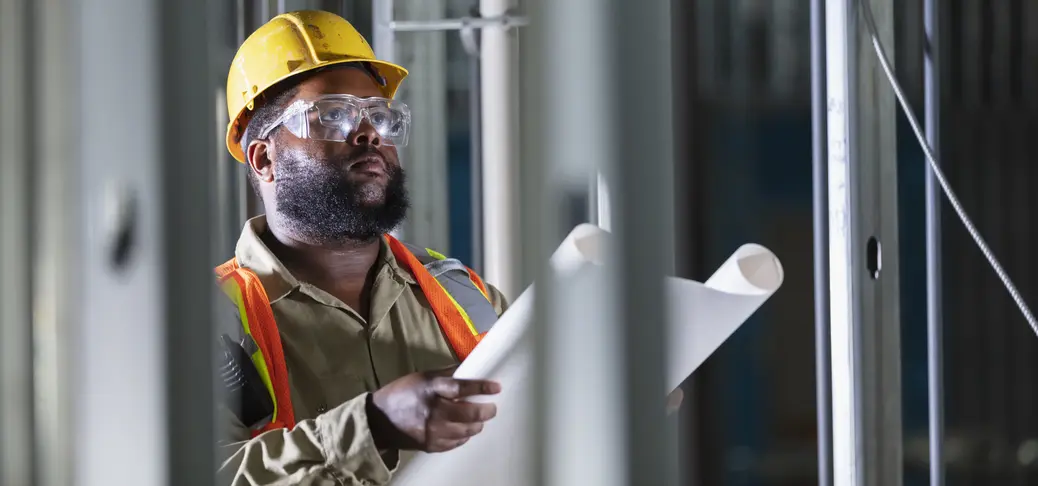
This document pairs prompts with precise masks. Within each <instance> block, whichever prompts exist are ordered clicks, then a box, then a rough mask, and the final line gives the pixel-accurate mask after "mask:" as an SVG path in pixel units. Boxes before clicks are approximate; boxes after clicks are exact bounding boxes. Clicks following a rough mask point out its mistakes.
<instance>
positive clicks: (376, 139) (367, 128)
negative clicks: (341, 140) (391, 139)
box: [347, 118, 382, 147]
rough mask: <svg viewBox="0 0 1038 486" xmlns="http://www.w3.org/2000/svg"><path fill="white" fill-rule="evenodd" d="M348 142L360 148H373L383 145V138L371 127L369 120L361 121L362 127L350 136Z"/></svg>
mask: <svg viewBox="0 0 1038 486" xmlns="http://www.w3.org/2000/svg"><path fill="white" fill-rule="evenodd" d="M347 141H348V142H349V143H350V145H354V146H358V147H359V146H361V145H370V146H372V147H378V146H381V145H382V137H381V136H379V134H378V131H377V130H375V127H374V126H372V125H371V123H370V122H369V121H368V120H367V118H365V119H363V120H361V122H360V126H359V127H357V129H356V130H354V131H353V133H351V134H350V136H349V137H348V140H347Z"/></svg>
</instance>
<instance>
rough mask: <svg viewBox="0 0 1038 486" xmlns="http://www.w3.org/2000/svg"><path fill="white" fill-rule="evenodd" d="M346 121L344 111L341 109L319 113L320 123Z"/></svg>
mask: <svg viewBox="0 0 1038 486" xmlns="http://www.w3.org/2000/svg"><path fill="white" fill-rule="evenodd" d="M346 119H347V113H346V110H343V109H341V108H334V109H331V110H327V111H323V112H321V121H322V122H325V123H333V124H334V123H342V122H344V121H346Z"/></svg>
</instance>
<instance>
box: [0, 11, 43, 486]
mask: <svg viewBox="0 0 1038 486" xmlns="http://www.w3.org/2000/svg"><path fill="white" fill-rule="evenodd" d="M31 12H32V4H31V2H28V1H26V0H12V1H5V2H0V73H3V75H2V76H0V268H2V269H3V272H2V273H0V396H2V397H4V398H3V400H2V403H0V484H36V483H37V481H36V479H35V476H36V475H35V471H34V463H35V455H36V454H35V453H36V437H35V430H34V429H33V423H34V420H33V415H34V413H33V405H34V399H33V398H34V397H33V353H32V349H33V343H32V339H33V335H32V334H33V333H32V322H33V320H32V286H31V285H29V283H30V282H32V281H33V278H32V261H33V257H34V254H33V253H34V252H33V249H32V248H33V244H32V243H33V237H32V234H33V227H34V225H33V223H32V220H33V218H32V212H33V204H32V203H33V177H32V172H33V168H34V167H35V164H34V162H35V160H34V157H33V154H34V153H35V150H34V149H35V147H32V146H31V136H30V134H32V133H34V130H33V126H32V120H34V116H33V115H34V113H35V111H36V110H34V109H33V108H32V102H31V100H32V99H33V92H32V87H33V85H34V82H33V75H34V74H35V72H34V71H35V66H36V64H35V62H34V60H35V54H34V50H33V48H32V47H33V44H32V43H31V42H30V40H31V38H32V25H33V22H32V21H31V20H32V16H31Z"/></svg>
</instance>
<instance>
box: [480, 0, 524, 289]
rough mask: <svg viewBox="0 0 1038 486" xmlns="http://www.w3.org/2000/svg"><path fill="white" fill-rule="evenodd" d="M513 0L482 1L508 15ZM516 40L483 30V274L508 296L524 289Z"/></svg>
mask: <svg viewBox="0 0 1038 486" xmlns="http://www.w3.org/2000/svg"><path fill="white" fill-rule="evenodd" d="M509 7H511V1H510V0H480V3H479V8H480V15H482V16H483V17H497V16H502V15H505V12H507V10H508V9H509ZM516 62H517V61H516V38H515V33H514V30H513V29H505V28H502V27H494V26H487V27H484V28H483V32H482V45H481V49H480V63H481V65H482V67H483V70H482V74H481V83H482V92H483V93H482V100H481V101H482V106H483V116H482V118H483V120H482V122H483V123H482V129H483V232H484V234H483V255H484V263H483V273H484V275H483V276H484V277H485V278H486V280H487V281H489V282H492V283H493V284H494V285H496V286H497V287H498V288H499V289H500V290H501V291H502V292H504V294H505V295H506V296H508V297H509V298H515V297H517V296H518V292H519V291H520V290H521V289H522V288H523V287H522V282H519V276H518V272H517V271H516V261H517V260H518V258H517V255H516V251H517V246H516V240H517V239H518V232H517V231H516V229H517V226H518V222H517V218H518V213H519V211H518V199H517V190H516V189H517V180H518V172H517V170H516V164H515V160H516V155H517V154H516V144H515V132H516V130H515V125H516V121H515V120H516V115H517V113H516V105H515V103H514V99H515V97H516V90H517V87H516V85H515V78H516V76H518V70H517V69H515V64H516Z"/></svg>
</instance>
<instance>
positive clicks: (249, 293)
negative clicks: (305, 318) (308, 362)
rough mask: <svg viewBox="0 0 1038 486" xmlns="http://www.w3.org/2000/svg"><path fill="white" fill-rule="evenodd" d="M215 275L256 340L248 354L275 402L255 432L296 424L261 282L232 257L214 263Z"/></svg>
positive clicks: (278, 338) (280, 350)
mask: <svg viewBox="0 0 1038 486" xmlns="http://www.w3.org/2000/svg"><path fill="white" fill-rule="evenodd" d="M216 275H217V280H218V282H219V284H220V287H221V288H222V289H223V291H224V293H225V294H227V296H228V297H229V298H230V299H231V301H233V302H234V303H235V304H237V306H238V316H239V317H240V318H241V324H242V329H243V330H244V332H245V335H246V336H248V337H250V338H251V339H252V341H253V342H255V344H256V350H255V352H253V353H252V355H251V358H252V362H253V364H254V365H255V366H256V371H257V372H258V373H259V375H260V378H261V379H262V380H263V383H264V385H266V387H267V390H269V391H270V394H271V399H272V401H273V402H274V414H273V416H272V417H271V421H270V423H268V424H267V425H266V426H264V428H263V429H261V430H259V431H257V433H259V432H263V431H266V430H270V429H276V428H289V429H290V428H292V427H295V412H294V410H293V409H292V398H291V393H290V390H289V382H288V368H287V366H286V365H285V354H284V349H283V348H282V345H281V334H280V333H279V332H278V327H277V322H275V321H274V311H273V309H272V308H271V307H270V298H269V297H268V296H267V292H266V290H264V288H263V284H262V283H261V282H260V280H259V277H257V276H256V274H255V273H254V272H253V271H252V270H249V269H247V268H242V267H241V266H239V265H238V263H237V261H236V260H234V259H232V260H230V261H228V262H227V263H224V264H223V265H220V266H219V267H217V268H216Z"/></svg>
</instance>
